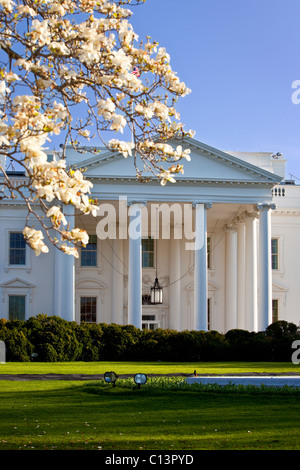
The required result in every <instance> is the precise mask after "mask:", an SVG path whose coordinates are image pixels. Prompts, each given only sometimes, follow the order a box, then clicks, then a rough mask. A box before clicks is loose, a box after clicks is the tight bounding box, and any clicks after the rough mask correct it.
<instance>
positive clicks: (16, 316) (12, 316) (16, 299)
mask: <svg viewBox="0 0 300 470" xmlns="http://www.w3.org/2000/svg"><path fill="white" fill-rule="evenodd" d="M8 299H9V301H8V318H9V320H25V295H9V296H8Z"/></svg>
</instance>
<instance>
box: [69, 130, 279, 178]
mask: <svg viewBox="0 0 300 470" xmlns="http://www.w3.org/2000/svg"><path fill="white" fill-rule="evenodd" d="M170 144H171V145H173V146H174V147H175V148H176V146H177V145H181V146H182V147H183V148H184V149H186V148H189V149H190V150H191V153H190V157H191V161H186V160H182V161H181V162H180V163H183V164H184V174H179V175H177V176H176V180H180V181H183V182H184V181H187V182H188V181H199V182H220V181H221V182H224V183H226V182H228V183H234V182H237V183H243V182H244V183H269V184H272V183H273V184H276V183H278V182H279V181H281V179H282V178H281V177H280V176H278V175H275V174H274V173H271V172H269V171H266V170H264V169H262V168H260V167H258V166H255V165H252V164H251V163H249V162H247V161H244V160H241V159H240V158H237V157H236V156H233V155H230V154H228V153H227V152H222V151H220V150H218V149H215V148H213V147H210V146H208V145H206V144H203V143H201V142H199V141H196V140H194V139H191V138H187V139H184V140H179V139H178V140H177V139H175V140H173V141H170ZM68 160H69V159H68ZM71 161H72V160H71ZM71 161H70V163H71ZM77 161H78V160H77ZM81 166H82V167H83V168H85V169H86V172H85V175H86V177H87V178H89V177H90V178H99V179H122V180H124V179H135V177H136V172H135V166H134V160H133V157H127V158H125V157H123V155H121V154H119V153H117V152H109V151H107V150H102V151H100V152H99V153H98V154H97V155H95V154H92V153H90V154H89V153H87V154H86V155H85V156H84V157H83V158H82V165H81ZM145 176H146V175H145Z"/></svg>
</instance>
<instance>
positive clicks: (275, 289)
mask: <svg viewBox="0 0 300 470" xmlns="http://www.w3.org/2000/svg"><path fill="white" fill-rule="evenodd" d="M272 289H273V292H278V293H279V292H287V291H288V288H287V287H285V286H281V285H279V284H277V283H275V282H273V283H272Z"/></svg>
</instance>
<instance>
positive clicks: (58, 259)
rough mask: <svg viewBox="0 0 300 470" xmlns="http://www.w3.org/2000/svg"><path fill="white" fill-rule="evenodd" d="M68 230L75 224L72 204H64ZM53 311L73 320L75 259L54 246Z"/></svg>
mask: <svg viewBox="0 0 300 470" xmlns="http://www.w3.org/2000/svg"><path fill="white" fill-rule="evenodd" d="M64 215H65V217H66V219H67V221H68V223H69V227H70V230H71V229H72V227H74V225H75V210H74V206H71V205H70V206H64ZM54 273H55V274H54V275H55V278H54V313H55V315H57V316H60V317H61V318H63V319H64V320H68V321H75V259H74V256H73V255H68V254H66V253H63V252H62V251H60V250H58V249H57V248H55V255H54Z"/></svg>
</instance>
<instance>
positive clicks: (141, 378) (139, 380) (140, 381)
mask: <svg viewBox="0 0 300 470" xmlns="http://www.w3.org/2000/svg"><path fill="white" fill-rule="evenodd" d="M134 381H135V383H136V384H137V388H141V385H144V384H145V383H146V382H147V375H146V374H135V376H134Z"/></svg>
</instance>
